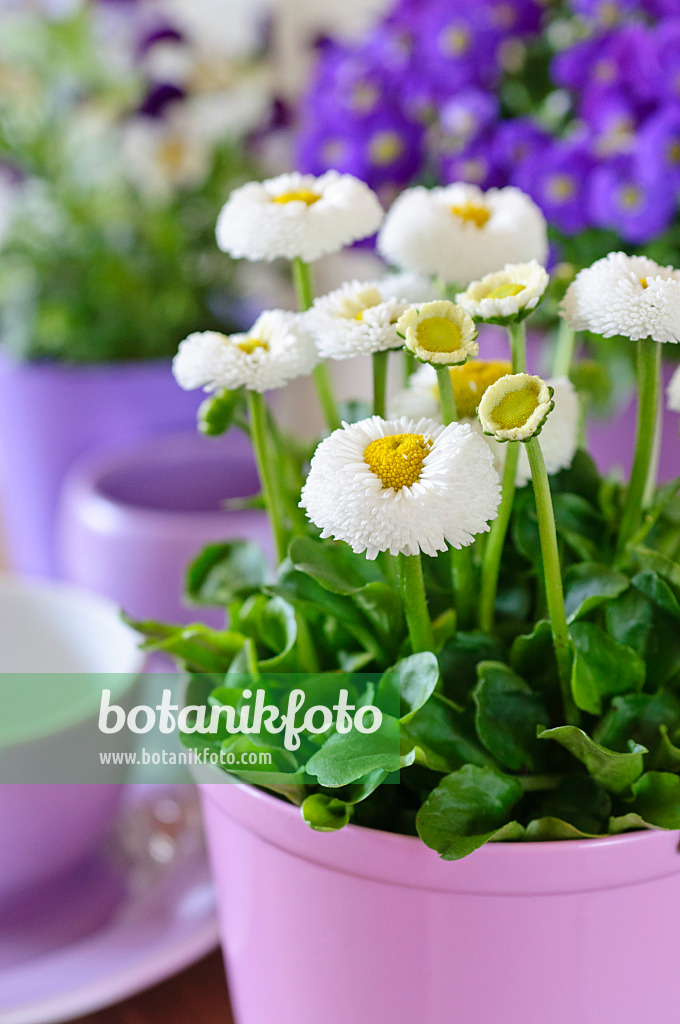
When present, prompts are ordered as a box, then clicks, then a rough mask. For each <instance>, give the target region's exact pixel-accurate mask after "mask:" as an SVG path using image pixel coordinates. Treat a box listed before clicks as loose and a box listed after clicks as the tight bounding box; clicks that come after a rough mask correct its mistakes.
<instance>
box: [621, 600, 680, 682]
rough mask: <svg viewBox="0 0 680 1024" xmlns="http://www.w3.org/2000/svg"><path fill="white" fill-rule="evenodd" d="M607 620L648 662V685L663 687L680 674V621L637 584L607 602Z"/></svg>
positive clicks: (622, 639) (626, 642)
mask: <svg viewBox="0 0 680 1024" xmlns="http://www.w3.org/2000/svg"><path fill="white" fill-rule="evenodd" d="M606 621H607V629H608V630H609V632H610V633H611V635H612V636H613V637H614V638H615V639H616V640H618V641H619V643H622V644H626V645H627V646H628V647H632V649H633V650H634V651H635V653H636V654H637V655H638V656H639V657H640V658H642V660H643V661H644V662H645V663H646V665H647V685H648V687H652V686H656V687H659V686H663V685H665V684H666V683H667V682H668V680H669V679H671V678H672V677H673V676H676V675H677V674H678V667H679V666H680V629H679V628H678V621H677V619H676V618H675V617H674V616H673V615H669V614H668V612H666V611H665V610H664V608H663V607H662V606H661V605H659V604H658V603H656V602H655V601H652V600H650V598H649V597H648V596H647V595H645V594H643V593H642V592H641V591H640V590H638V588H637V586H631V587H630V588H629V589H628V590H627V591H626V592H625V593H623V594H621V595H620V596H619V597H617V598H616V599H615V600H614V601H611V602H610V603H609V604H608V605H607V609H606Z"/></svg>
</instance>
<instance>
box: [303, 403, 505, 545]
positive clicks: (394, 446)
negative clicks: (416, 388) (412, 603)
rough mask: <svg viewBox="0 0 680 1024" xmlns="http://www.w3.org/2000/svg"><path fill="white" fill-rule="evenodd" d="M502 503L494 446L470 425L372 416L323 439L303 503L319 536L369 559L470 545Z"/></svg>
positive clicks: (484, 530) (310, 473) (313, 464)
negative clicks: (319, 529) (487, 442)
mask: <svg viewBox="0 0 680 1024" xmlns="http://www.w3.org/2000/svg"><path fill="white" fill-rule="evenodd" d="M499 502H500V481H499V477H498V473H497V472H496V470H495V468H494V466H493V458H492V455H491V452H490V450H489V447H488V445H486V444H485V443H484V441H483V439H482V438H481V437H480V436H479V435H478V434H476V433H474V432H473V431H472V430H471V429H470V427H469V426H468V425H466V424H460V423H452V424H450V425H449V426H447V427H443V426H441V424H437V423H434V422H433V421H432V420H428V419H419V420H409V419H407V418H402V419H398V420H382V419H380V417H378V416H372V417H370V418H369V419H366V420H362V421H361V422H359V423H353V424H347V423H345V424H343V426H342V428H341V429H340V430H336V431H334V432H333V433H332V434H331V436H330V437H328V438H326V439H325V440H324V441H322V442H321V444H320V445H319V447H318V448H317V450H316V452H315V454H314V457H313V459H312V464H311V468H310V472H309V476H308V478H307V482H306V483H305V486H304V488H303V490H302V498H301V501H300V505H301V506H302V508H304V509H305V510H306V512H307V515H308V517H309V518H310V519H311V520H312V522H313V523H315V524H316V525H317V526H318V527H320V528H321V530H322V534H321V536H322V537H334V538H336V539H337V540H343V541H345V542H346V543H347V544H349V545H350V546H351V548H352V550H353V551H356V552H359V553H360V552H363V551H365V552H366V557H367V558H371V559H372V558H375V557H376V556H377V555H378V553H379V552H380V551H389V552H390V554H393V555H396V554H399V553H402V554H406V555H416V554H418V553H419V552H421V551H422V552H424V553H425V554H428V555H434V554H436V553H437V552H438V551H444V550H446V547H447V545H449V544H450V545H452V546H453V547H456V548H460V547H465V546H467V545H468V544H471V543H472V542H473V541H474V539H475V535H476V534H478V533H484V532H486V531H487V530H488V528H489V526H488V524H489V522H490V520H492V519H494V518H495V517H496V514H497V510H498V505H499Z"/></svg>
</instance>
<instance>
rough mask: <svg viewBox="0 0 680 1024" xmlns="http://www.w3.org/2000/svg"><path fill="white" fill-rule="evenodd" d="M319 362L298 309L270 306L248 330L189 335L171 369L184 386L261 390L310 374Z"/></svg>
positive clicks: (190, 388) (205, 388) (210, 389)
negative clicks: (288, 310) (232, 332)
mask: <svg viewBox="0 0 680 1024" xmlns="http://www.w3.org/2000/svg"><path fill="white" fill-rule="evenodd" d="M317 362H318V354H317V351H316V346H315V345H314V341H313V340H312V338H311V336H310V335H309V333H308V332H307V330H306V329H305V327H304V324H303V320H302V317H301V316H300V314H297V313H287V312H284V311H283V310H280V309H271V310H268V311H267V312H266V313H263V314H262V316H260V317H259V319H258V320H257V321H256V323H255V324H254V325H253V327H252V328H251V330H250V331H249V332H248V333H247V334H231V335H226V334H220V333H219V332H218V331H203V332H200V333H196V334H190V335H189V337H188V338H185V339H184V341H183V342H182V343H181V344H180V346H179V350H178V352H177V355H176V356H175V358H174V360H173V364H172V372H173V374H174V375H175V380H176V381H177V383H178V384H179V385H180V387H182V388H184V389H185V391H192V390H194V388H203V389H204V390H205V391H217V390H220V389H222V388H227V389H229V390H233V389H235V388H242V387H245V388H248V389H249V390H250V391H259V392H261V393H262V392H264V391H270V390H272V389H273V388H280V387H283V385H284V384H287V383H288V382H289V381H291V380H294V379H295V378H296V377H302V376H304V375H306V374H309V373H311V371H312V370H313V369H314V367H315V366H316V364H317Z"/></svg>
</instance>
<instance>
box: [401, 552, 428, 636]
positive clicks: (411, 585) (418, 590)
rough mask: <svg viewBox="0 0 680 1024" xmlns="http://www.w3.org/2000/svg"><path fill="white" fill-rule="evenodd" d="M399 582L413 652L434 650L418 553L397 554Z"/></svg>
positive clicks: (421, 566)
mask: <svg viewBox="0 0 680 1024" xmlns="http://www.w3.org/2000/svg"><path fill="white" fill-rule="evenodd" d="M397 557H398V562H399V582H400V584H401V599H402V601H403V604H404V614H405V615H406V624H407V625H408V633H409V636H410V638H411V646H412V647H413V653H414V654H419V653H420V652H421V651H433V650H434V636H433V635H432V623H431V622H430V613H429V612H428V610H427V599H426V597H425V582H424V580H423V565H422V562H421V560H420V555H404V554H399V555H398V556H397Z"/></svg>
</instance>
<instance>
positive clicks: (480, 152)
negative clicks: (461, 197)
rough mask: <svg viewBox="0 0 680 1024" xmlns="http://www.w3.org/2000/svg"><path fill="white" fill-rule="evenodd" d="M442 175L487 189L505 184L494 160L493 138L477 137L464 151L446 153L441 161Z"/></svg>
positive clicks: (444, 177) (447, 179)
mask: <svg viewBox="0 0 680 1024" xmlns="http://www.w3.org/2000/svg"><path fill="white" fill-rule="evenodd" d="M440 177H441V179H442V180H443V181H445V182H453V181H469V182H470V183H471V184H472V185H479V187H480V188H483V189H487V188H492V187H494V186H499V185H504V184H505V181H504V180H503V176H502V174H501V173H500V171H499V168H498V167H497V166H496V165H495V164H494V162H493V148H492V146H491V139H490V138H485V137H482V138H480V139H477V140H476V141H475V142H473V143H472V145H470V146H468V147H467V149H465V150H463V152H462V153H454V154H444V155H443V156H442V159H441V161H440Z"/></svg>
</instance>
